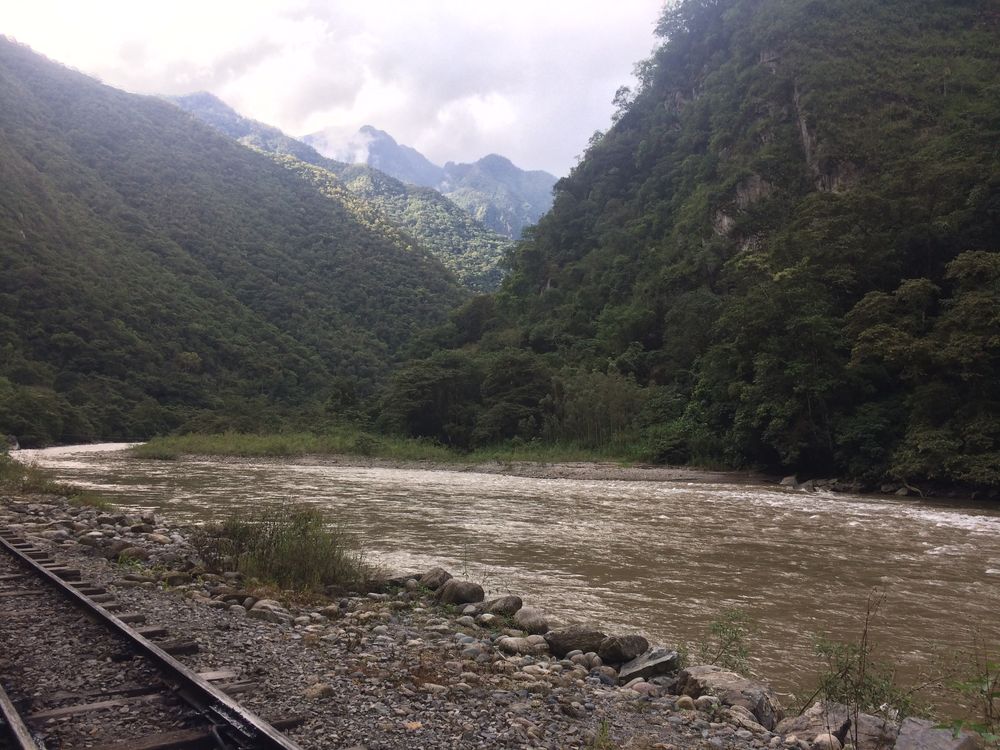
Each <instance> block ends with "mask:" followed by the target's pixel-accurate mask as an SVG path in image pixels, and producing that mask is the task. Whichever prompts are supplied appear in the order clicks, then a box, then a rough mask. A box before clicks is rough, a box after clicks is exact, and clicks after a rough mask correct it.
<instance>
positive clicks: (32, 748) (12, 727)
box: [0, 685, 43, 750]
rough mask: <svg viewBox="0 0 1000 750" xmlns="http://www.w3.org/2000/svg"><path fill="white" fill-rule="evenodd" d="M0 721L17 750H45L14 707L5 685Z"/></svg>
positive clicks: (0, 697)
mask: <svg viewBox="0 0 1000 750" xmlns="http://www.w3.org/2000/svg"><path fill="white" fill-rule="evenodd" d="M0 719H2V721H3V724H4V727H5V728H6V730H7V734H8V735H9V736H10V738H11V739H12V740H13V741H14V743H15V745H14V747H15V748H16V749H17V750H43V748H41V747H40V746H39V745H38V743H36V742H35V738H34V737H33V736H32V734H31V731H30V730H29V729H28V727H27V726H26V725H25V723H24V719H22V718H21V714H19V713H18V712H17V709H16V708H15V707H14V702H13V701H11V699H10V696H9V695H7V691H6V690H4V689H3V685H0Z"/></svg>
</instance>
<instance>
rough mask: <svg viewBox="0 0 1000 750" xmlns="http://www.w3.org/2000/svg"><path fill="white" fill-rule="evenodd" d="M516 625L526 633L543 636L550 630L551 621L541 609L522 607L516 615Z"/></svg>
mask: <svg viewBox="0 0 1000 750" xmlns="http://www.w3.org/2000/svg"><path fill="white" fill-rule="evenodd" d="M514 624H515V625H517V627H519V628H520V629H521V630H523V631H524V632H525V633H530V634H532V635H541V634H542V633H547V632H548V630H549V621H548V620H547V619H546V617H545V614H544V613H543V612H542V610H540V609H536V608H535V607H522V608H521V609H519V610H517V612H515V613H514Z"/></svg>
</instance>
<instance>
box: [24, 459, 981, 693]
mask: <svg viewBox="0 0 1000 750" xmlns="http://www.w3.org/2000/svg"><path fill="white" fill-rule="evenodd" d="M122 447H123V446H121V445H113V444H108V445H101V446H78V447H70V448H53V449H47V450H41V451H20V452H18V454H16V455H18V457H19V458H20V459H21V460H29V461H34V462H36V463H38V464H39V465H41V466H44V467H46V468H48V469H50V470H52V471H53V472H54V473H55V474H56V475H57V476H58V478H60V479H62V480H65V481H70V482H74V483H77V484H80V485H84V486H86V487H89V488H92V489H94V490H97V491H100V492H101V493H104V494H106V495H107V496H109V497H111V498H112V499H114V500H115V501H116V502H117V503H119V504H120V505H122V506H125V507H129V508H136V509H138V508H143V509H154V510H156V511H159V512H162V513H164V514H166V515H168V516H169V517H171V518H173V519H177V520H181V521H204V520H208V519H213V518H220V517H223V516H225V515H226V514H228V513H231V512H233V511H234V510H239V509H246V508H259V507H262V506H265V505H268V504H286V503H303V504H309V505H314V506H318V507H321V508H323V509H324V510H326V511H329V512H330V514H331V517H332V518H335V519H337V520H338V521H339V523H341V524H342V525H343V527H344V528H345V529H346V530H348V531H349V532H351V533H353V534H355V535H356V536H357V537H358V539H359V541H360V542H361V543H362V544H363V546H364V548H365V549H366V550H368V551H369V556H370V557H373V558H375V559H376V560H377V561H379V562H381V563H383V564H384V565H386V566H388V567H390V568H405V569H421V568H427V567H430V566H432V565H439V564H440V565H443V566H444V567H446V568H448V569H449V570H451V571H452V572H453V573H455V574H456V575H464V576H468V577H470V578H472V579H474V580H477V581H479V582H481V583H483V585H484V586H485V587H486V588H487V591H492V592H494V593H507V592H510V593H516V594H518V595H520V596H522V597H523V598H524V599H525V601H526V603H528V604H532V605H536V606H539V607H541V608H542V609H543V610H544V611H546V612H547V613H549V614H550V615H555V616H558V617H559V618H561V619H564V620H566V621H570V620H572V621H588V622H595V623H598V624H600V625H602V626H603V627H605V628H606V629H607V632H616V633H617V632H641V633H644V634H645V635H647V636H648V637H649V638H650V639H651V640H653V641H657V642H662V643H665V644H667V645H675V644H680V643H686V644H690V645H691V647H692V650H694V651H696V650H697V647H696V644H697V643H698V642H699V641H701V640H703V639H704V637H705V635H706V632H707V627H708V624H709V622H710V621H711V620H713V618H716V617H718V616H719V615H720V614H722V613H723V612H725V611H726V610H730V609H733V608H741V609H743V610H745V611H746V612H747V613H748V614H749V616H750V617H751V618H752V619H753V621H754V623H755V630H754V633H753V635H752V636H751V639H750V645H751V661H752V664H753V668H754V670H755V671H756V673H757V674H759V675H760V676H762V677H763V678H765V679H766V680H767V681H769V682H770V683H771V684H773V685H774V686H775V687H776V689H778V690H779V692H781V693H782V697H783V701H784V702H785V703H786V705H788V704H791V703H793V702H794V698H793V696H794V697H797V698H799V699H800V700H801V699H802V698H803V697H805V696H807V695H808V694H809V693H810V692H811V688H812V686H813V685H814V684H815V678H816V675H817V674H818V672H819V671H820V668H821V664H820V662H819V660H818V658H817V656H816V655H815V651H814V645H815V643H816V641H817V639H818V638H820V637H823V638H828V639H833V640H840V641H848V642H854V641H856V640H857V639H858V636H859V635H860V631H861V620H862V619H863V616H864V610H865V602H866V600H867V598H868V596H869V593H870V592H871V591H872V590H873V589H878V590H879V591H881V592H884V594H885V602H884V604H883V605H882V609H881V612H880V617H879V618H878V619H877V620H876V622H875V627H874V637H875V639H876V640H877V641H878V648H877V651H876V656H877V657H879V658H881V659H883V660H885V661H887V662H889V663H892V664H894V665H895V666H896V668H897V669H898V672H899V676H900V678H901V680H902V681H904V682H907V681H909V682H915V681H917V680H920V679H922V675H925V674H931V675H935V674H940V673H941V672H942V669H943V667H944V666H945V665H951V664H952V663H953V662H954V660H955V658H956V656H955V655H956V654H957V653H958V652H960V651H963V650H965V649H968V648H969V647H970V646H971V644H972V640H973V635H974V631H975V630H977V629H978V631H979V635H980V637H982V638H983V639H985V640H986V641H987V642H989V643H992V644H994V646H1000V509H998V508H996V507H985V506H979V505H975V504H970V503H962V502H932V501H914V500H910V499H905V498H886V497H865V496H850V495H841V494H837V495H834V494H822V493H819V494H816V493H807V492H803V491H795V490H791V489H785V488H777V487H769V486H768V487H765V486H752V485H746V484H725V483H707V482H649V481H586V480H567V479H527V478H521V477H511V476H502V475H494V474H478V473H468V472H460V471H440V470H434V471H429V470H411V469H391V468H366V467H350V466H340V465H334V466H331V465H329V462H324V461H321V460H318V461H314V462H313V461H308V460H305V461H303V460H297V461H294V462H280V461H271V460H261V461H254V460H247V461H228V460H208V459H195V458H191V459H184V460H180V461H169V462H167V461H151V460H139V459H136V458H133V457H131V456H130V455H128V453H127V452H125V451H123V450H121V449H122Z"/></svg>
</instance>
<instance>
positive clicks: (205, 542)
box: [192, 507, 372, 591]
mask: <svg viewBox="0 0 1000 750" xmlns="http://www.w3.org/2000/svg"><path fill="white" fill-rule="evenodd" d="M192 541H193V543H194V545H195V547H196V548H197V549H198V552H199V553H200V554H201V555H202V557H203V559H205V560H206V562H208V563H209V564H211V565H213V566H215V567H218V568H220V569H224V570H238V571H239V572H240V573H242V574H243V575H244V576H246V577H247V578H254V579H257V580H258V581H261V582H263V583H271V584H274V585H276V586H279V587H281V588H286V589H295V590H300V591H323V590H324V589H326V588H328V587H334V588H339V589H344V588H350V587H363V586H364V584H365V582H366V581H367V580H369V578H370V577H371V574H372V571H371V569H370V568H369V566H368V565H367V564H366V563H365V561H364V556H363V554H362V553H361V551H360V550H358V549H357V548H356V547H355V546H354V545H353V544H352V543H351V541H350V539H349V538H348V536H347V535H346V534H345V533H344V532H343V531H342V530H341V529H339V528H337V527H334V526H332V525H331V524H330V523H329V521H328V519H327V518H326V516H325V515H324V514H323V513H322V512H321V511H319V510H317V509H315V508H301V507H300V508H291V509H288V508H274V509H268V510H264V511H260V512H258V513H257V514H255V515H250V516H236V515H233V516H230V517H229V518H228V519H226V520H225V521H224V522H222V523H221V524H218V525H215V526H212V527H206V528H205V529H203V530H202V531H201V533H199V534H197V535H195V537H194V538H193V540H192Z"/></svg>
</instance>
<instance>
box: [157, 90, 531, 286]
mask: <svg viewBox="0 0 1000 750" xmlns="http://www.w3.org/2000/svg"><path fill="white" fill-rule="evenodd" d="M170 101H172V102H174V103H175V104H177V105H178V106H179V107H181V108H183V109H184V110H186V111H187V112H190V113H191V114H192V115H194V116H195V117H197V118H198V119H199V120H202V121H203V122H206V123H208V124H209V125H211V126H212V127H214V128H216V129H217V130H219V131H220V132H222V133H225V134H226V135H228V136H229V137H230V138H235V139H236V140H238V141H239V142H240V143H242V144H244V145H246V146H250V147H252V148H256V149H258V150H260V151H263V152H265V153H269V154H273V155H275V156H276V157H277V158H278V160H279V162H280V163H281V164H283V165H285V166H287V167H289V168H290V169H293V170H296V171H297V172H298V173H299V174H301V175H306V176H308V177H309V178H310V179H312V180H313V181H314V182H315V183H316V184H318V185H320V186H321V188H322V189H324V190H327V191H334V192H336V193H337V197H338V200H339V202H340V203H342V204H344V205H346V206H347V207H348V208H349V209H350V210H351V211H353V212H354V213H355V215H356V217H357V218H358V219H359V220H361V221H362V222H363V223H365V224H369V225H374V226H379V227H382V228H388V227H396V228H397V229H398V230H401V231H402V232H403V233H405V234H406V235H409V237H410V238H411V239H409V242H410V243H414V242H415V243H417V244H419V245H420V246H422V247H423V248H425V249H426V250H428V251H429V252H430V253H431V254H432V255H434V256H435V257H436V258H437V259H438V260H440V261H441V263H442V264H443V265H444V266H445V267H446V268H447V269H448V270H450V271H451V272H452V273H454V274H455V276H456V277H457V278H458V280H459V282H460V283H462V284H463V285H464V286H465V287H466V288H468V289H469V290H471V291H476V292H491V291H494V290H496V288H497V287H498V286H499V285H500V280H501V278H502V269H501V264H502V263H503V260H504V258H505V257H506V255H507V254H508V253H509V252H510V251H511V250H512V243H511V241H510V240H509V239H507V238H506V237H501V236H500V235H499V234H497V233H496V232H493V231H491V230H489V229H487V228H486V227H485V226H484V225H483V224H482V223H480V222H479V221H477V220H476V219H474V218H473V217H472V216H471V215H470V214H469V213H468V212H466V211H465V210H463V209H461V208H459V207H458V206H457V205H456V204H455V203H453V202H452V201H450V200H449V199H448V198H445V197H444V196H443V195H441V193H439V192H437V191H436V190H433V189H431V188H428V187H419V186H416V185H408V184H404V183H403V182H401V181H400V180H398V179H396V178H395V177H391V176H389V175H388V174H385V173H384V172H381V171H379V170H378V169H373V168H372V167H369V166H366V165H364V164H345V163H343V162H339V161H335V160H333V159H328V158H326V157H325V156H322V155H321V154H320V153H319V152H318V151H316V150H315V149H314V148H313V147H312V146H309V145H306V144H305V143H303V142H302V141H299V140H296V139H294V138H292V137H290V136H287V135H285V134H284V133H282V132H281V131H280V130H278V129H277V128H274V127H272V126H270V125H266V124H264V123H260V122H256V121H255V120H250V119H248V118H246V117H243V116H241V115H240V114H239V113H238V112H236V111H235V110H233V109H232V108H231V107H229V106H228V105H226V104H225V103H224V102H222V101H221V100H219V99H218V98H216V97H214V96H212V95H211V94H208V93H205V92H201V93H197V94H188V95H187V96H178V97H172V98H171V99H170ZM398 242H401V243H404V244H405V243H406V242H407V239H406V238H405V237H401V238H399V239H398Z"/></svg>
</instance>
